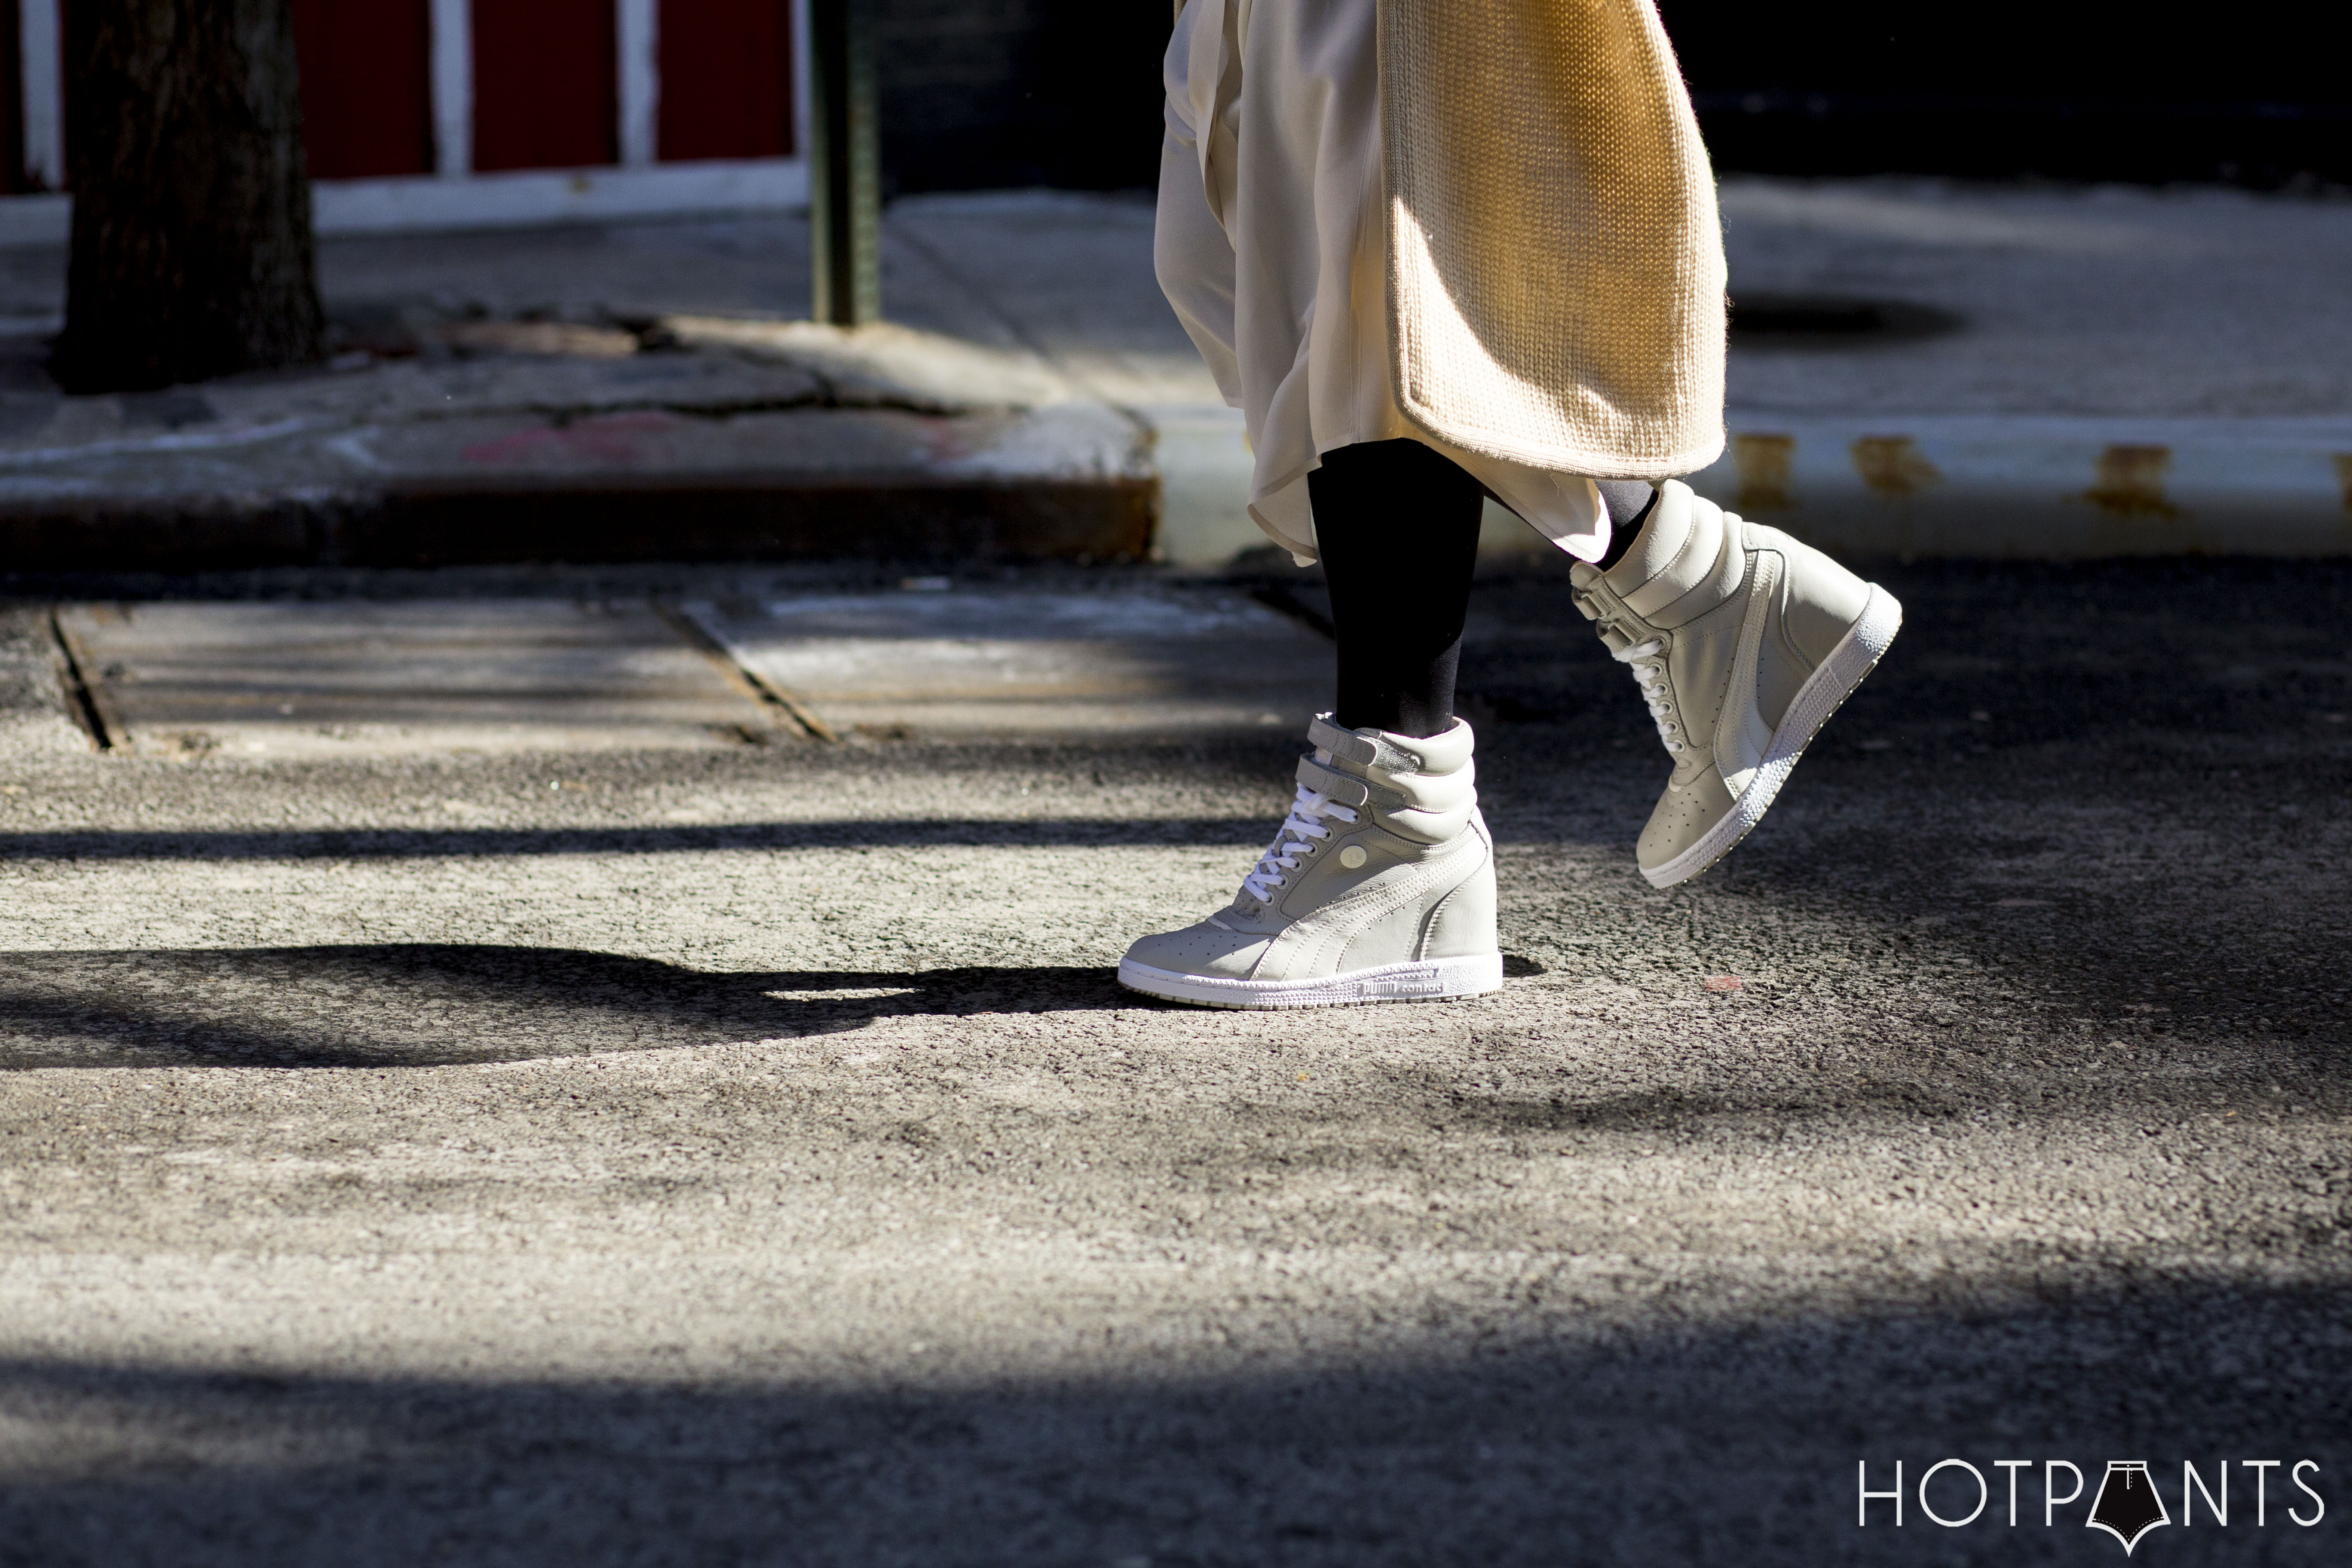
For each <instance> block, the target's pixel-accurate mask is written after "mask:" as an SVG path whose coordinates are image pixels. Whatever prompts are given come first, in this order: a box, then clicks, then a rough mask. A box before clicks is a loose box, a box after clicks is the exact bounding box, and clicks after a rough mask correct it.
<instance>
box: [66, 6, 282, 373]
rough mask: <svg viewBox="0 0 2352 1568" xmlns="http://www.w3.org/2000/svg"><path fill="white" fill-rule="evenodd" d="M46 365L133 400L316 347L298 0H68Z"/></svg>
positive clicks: (261, 365)
mask: <svg viewBox="0 0 2352 1568" xmlns="http://www.w3.org/2000/svg"><path fill="white" fill-rule="evenodd" d="M63 9H64V12H65V37H64V39H63V43H64V56H65V61H64V63H65V77H66V153H67V172H68V176H69V177H70V179H71V181H72V184H73V247H72V253H71V257H70V259H69V261H68V266H67V273H66V329H65V332H64V335H63V336H61V337H60V338H59V339H58V344H57V349H56V353H55V355H54V357H53V360H52V370H53V371H54V373H55V374H56V376H57V378H58V382H59V383H60V384H62V385H63V386H64V387H65V388H66V390H68V392H129V391H140V390H145V389H149V388H153V387H159V386H169V385H172V384H174V383H177V382H185V381H201V380H203V379H205V377H208V376H215V375H226V374H230V373H232V372H236V371H241V370H260V369H267V368H269V367H272V366H278V365H291V364H306V363H311V362H313V361H315V360H317V359H319V358H320V354H321V353H322V352H323V347H324V342H325V335H326V322H325V317H324V314H323V312H322V311H321V310H320V305H319V283H318V263H317V254H316V247H315V246H314V244H313V242H312V238H311V234H310V179H309V174H308V170H307V169H306V167H305V165H304V163H303V157H302V103H301V98H300V95H299V88H300V80H299V76H298V74H297V71H296V67H295V61H294V16H293V7H292V4H291V0H74V3H73V4H70V5H67V6H65V7H63Z"/></svg>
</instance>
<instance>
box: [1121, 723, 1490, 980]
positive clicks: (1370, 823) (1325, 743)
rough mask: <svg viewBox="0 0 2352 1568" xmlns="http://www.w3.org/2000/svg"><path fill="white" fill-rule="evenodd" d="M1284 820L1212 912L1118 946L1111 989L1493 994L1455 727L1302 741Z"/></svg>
mask: <svg viewBox="0 0 2352 1568" xmlns="http://www.w3.org/2000/svg"><path fill="white" fill-rule="evenodd" d="M1307 738H1308V739H1309V740H1310V741H1312V742H1314V745H1315V752H1314V754H1313V755H1312V756H1309V757H1302V758H1300V759H1299V763H1298V794H1297V799H1296V800H1295V801H1293V803H1292V805H1291V807H1290V816H1289V817H1288V818H1287V819H1286V820H1285V821H1284V823H1283V825H1282V831H1281V832H1279V833H1277V834H1276V835H1275V837H1274V843H1273V845H1272V846H1271V847H1268V848H1267V850H1266V852H1265V854H1264V855H1263V856H1261V857H1260V858H1259V859H1258V863H1257V868H1256V869H1255V870H1254V871H1252V872H1251V873H1250V874H1249V875H1248V876H1246V877H1244V878H1243V879H1242V886H1241V891H1240V892H1238V893H1236V894H1235V895H1234V901H1233V903H1232V904H1231V905H1229V906H1228V907H1227V908H1225V909H1223V910H1219V911H1218V912H1217V913H1215V914H1213V915H1211V916H1210V917H1209V918H1208V919H1207V920H1205V921H1201V922H1200V923H1199V924H1198V925H1192V926H1187V927H1185V928H1184V929H1183V930H1182V931H1168V932H1166V933H1164V934H1162V935H1160V936H1148V937H1145V938H1144V939H1143V940H1142V941H1141V942H1137V943H1136V944H1135V945H1134V946H1133V947H1130V948H1129V949H1128V950H1127V957H1126V958H1125V959H1123V960H1122V961H1121V962H1120V963H1119V966H1118V980H1119V984H1122V985H1125V986H1128V987H1129V988H1130V989H1131V990H1136V991H1142V992H1147V993H1149V994H1151V995H1154V996H1160V997H1164V998H1166V999H1167V1000H1169V1001H1171V1002H1193V1003H1199V1004H1201V1005H1204V1006H1210V1007H1340V1006H1348V1005H1353V1004H1356V1003H1362V1002H1435V1001H1440V1000H1443V999H1445V998H1448V997H1454V996H1475V995H1478V994H1482V993H1484V992H1488V991H1493V990H1496V989H1497V988H1499V987H1500V986H1501V985H1502V984H1503V954H1502V951H1501V950H1500V949H1499V948H1498V947H1497V946H1496V942H1495V845H1494V840H1493V839H1492V838H1491V837H1489V836H1488V834H1487V832H1486V819H1485V818H1483V817H1481V816H1479V815H1478V791H1477V787H1476V777H1477V775H1476V770H1475V768H1474V767H1473V766H1472V764H1471V761H1470V748H1471V738H1470V726H1469V725H1467V724H1465V723H1464V722H1463V721H1461V720H1459V719H1456V720H1455V721H1454V728H1452V729H1451V730H1448V731H1446V732H1445V733H1444V734H1443V735H1436V736H1433V737H1431V738H1429V739H1427V740H1423V739H1419V738H1417V737H1414V736H1409V735H1392V734H1390V733H1389V732H1388V731H1384V730H1356V731H1348V730H1342V729H1340V728H1339V726H1338V725H1336V724H1334V723H1332V722H1331V721H1330V716H1329V715H1328V714H1326V715H1324V716H1323V717H1322V718H1319V719H1318V720H1316V721H1315V722H1314V724H1313V725H1312V726H1311V727H1310V728H1309V729H1308V731H1307Z"/></svg>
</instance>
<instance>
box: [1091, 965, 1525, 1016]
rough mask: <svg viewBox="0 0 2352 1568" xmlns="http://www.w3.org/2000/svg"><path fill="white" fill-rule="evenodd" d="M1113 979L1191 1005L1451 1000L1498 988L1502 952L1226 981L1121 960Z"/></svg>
mask: <svg viewBox="0 0 2352 1568" xmlns="http://www.w3.org/2000/svg"><path fill="white" fill-rule="evenodd" d="M1118 983H1119V984H1121V985H1124V986H1126V987H1127V988H1128V989H1129V991H1140V992H1142V993H1143V994H1145V995H1147V996H1157V997H1159V998H1160V1000H1161V1001H1163V1002H1189V1003H1191V1004H1192V1005H1194V1006H1196V1007H1247V1008H1259V1009H1274V1008H1284V1007H1362V1006H1366V1005H1370V1004H1372V1003H1375V1002H1451V1001H1454V1000H1456V999H1458V998H1461V997H1465V996H1483V995H1485V994H1486V993H1487V992H1489V991H1499V990H1501V989H1502V988H1503V955H1502V954H1501V953H1499V952H1489V953H1483V954H1481V955H1479V956H1478V957H1475V958H1431V959H1423V960H1420V961H1417V962H1415V963H1388V964H1382V965H1381V967H1379V968H1377V969H1358V970H1354V971H1351V972H1350V973H1346V974H1327V975H1324V976H1322V977H1320V978H1318V979H1314V980H1226V979H1223V978H1221V977H1218V976H1214V975H1207V974H1181V973H1177V972H1176V971H1174V970H1171V969H1154V968H1153V967H1152V966H1151V965H1150V964H1148V963H1136V962H1135V961H1134V960H1133V959H1131V958H1130V959H1123V960H1121V961H1120V963H1119V966H1118Z"/></svg>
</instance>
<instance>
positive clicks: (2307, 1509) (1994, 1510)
mask: <svg viewBox="0 0 2352 1568" xmlns="http://www.w3.org/2000/svg"><path fill="white" fill-rule="evenodd" d="M2167 1463H2169V1461H2167ZM1887 1468H1888V1467H1887V1465H1886V1463H1885V1461H1884V1460H1882V1461H1880V1463H1879V1468H1878V1476H1879V1479H1887V1478H1886V1471H1887ZM1892 1468H1893V1470H1894V1475H1893V1477H1892V1478H1891V1479H1892V1480H1893V1481H1894V1484H1893V1485H1892V1486H1884V1485H1882V1486H1873V1485H1872V1484H1871V1482H1872V1480H1873V1477H1872V1474H1871V1469H1872V1465H1871V1461H1870V1460H1868V1459H1864V1460H1862V1461H1860V1462H1859V1463H1858V1464H1856V1465H1855V1467H1854V1492H1855V1496H1854V1503H1855V1511H1854V1523H1855V1524H1857V1525H1859V1526H1862V1527H1864V1528H1867V1527H1868V1526H1870V1525H1872V1524H1874V1523H1876V1524H1888V1523H1891V1524H1893V1525H1894V1526H1895V1529H1897V1530H1900V1529H1902V1528H1903V1527H1904V1524H1905V1522H1906V1521H1905V1505H1906V1503H1907V1504H1909V1505H1911V1506H1912V1508H1913V1509H1915V1510H1916V1512H1914V1513H1912V1515H1911V1518H1910V1522H1911V1523H1912V1524H1913V1525H1915V1526H1916V1525H1917V1524H1919V1523H1920V1522H1922V1521H1923V1520H1924V1521H1925V1522H1927V1523H1929V1524H1934V1525H1938V1526H1941V1527H1942V1528H1943V1529H1946V1530H1966V1529H1969V1528H1970V1527H1972V1526H1974V1527H1977V1528H1987V1527H1999V1528H2005V1529H2009V1530H2016V1529H2018V1528H2020V1527H2021V1526H2023V1527H2031V1526H2032V1525H2035V1524H2037V1523H2038V1524H2039V1525H2040V1526H2041V1527H2042V1529H2044V1530H2049V1529H2053V1528H2057V1527H2060V1526H2073V1525H2074V1524H2076V1523H2077V1521H2079V1522H2080V1523H2081V1524H2082V1525H2084V1526H2087V1527H2088V1528H2090V1529H2092V1530H2104V1531H2106V1532H2107V1533H2108V1534H2109V1535H2112V1536H2114V1537H2115V1538H2116V1544H2117V1545H2119V1546H2121V1547H2122V1548H2123V1549H2124V1555H2125V1556H2126V1557H2129V1556H2130V1555H2132V1552H2133V1550H2134V1549H2135V1548H2136V1547H2137V1546H2138V1545H2139V1543H2140V1542H2141V1541H2143V1540H2145V1539H2146V1538H2147V1532H2148V1531H2151V1530H2155V1529H2158V1528H2159V1527H2160V1526H2163V1525H2168V1524H2178V1525H2179V1526H2180V1527H2181V1529H2183V1530H2189V1529H2191V1528H2195V1529H2197V1530H2199V1531H2204V1530H2227V1529H2229V1528H2230V1527H2231V1514H2232V1513H2233V1512H2234V1513H2235V1514H2236V1515H2237V1516H2238V1517H2237V1519H2236V1523H2237V1526H2238V1527H2239V1528H2240V1529H2245V1528H2247V1527H2249V1526H2251V1527H2252V1528H2253V1529H2255V1530H2268V1529H2271V1528H2273V1525H2274V1524H2287V1523H2292V1524H2293V1525H2294V1526H2296V1527H2298V1528H2300V1529H2303V1530H2310V1529H2313V1528H2315V1526H2317V1525H2318V1523H2319V1521H2321V1520H2323V1519H2326V1517H2327V1500H2326V1497H2324V1496H2323V1495H2321V1489H2320V1476H2321V1471H2320V1465H2319V1461H2318V1460H2316V1459H2292V1460H2289V1459H2227V1458H2223V1459H2186V1460H2183V1461H2182V1462H2181V1466H2180V1485H2179V1496H2180V1511H2179V1514H2177V1515H2176V1514H2175V1513H2174V1512H2173V1511H2172V1507H2171V1505H2170V1504H2169V1503H2168V1502H2167V1501H2166V1500H2165V1492H2166V1489H2168V1487H2169V1486H2170V1484H2171V1480H2170V1476H2169V1474H2168V1473H2167V1474H2165V1475H2161V1476H2159V1475H2158V1473H2157V1469H2158V1467H2157V1466H2156V1465H2154V1464H2152V1463H2151V1462H2150V1461H2148V1460H2147V1459H2109V1460H2108V1461H2107V1468H2106V1473H2105V1475H2103V1476H2101V1477H2100V1478H2099V1489H2098V1491H2097V1493H2096V1494H2095V1496H2093V1498H2092V1499H2091V1505H2090V1515H2089V1517H2088V1518H2082V1517H2081V1516H2079V1515H2076V1514H2074V1509H2076V1508H2079V1507H2081V1506H2082V1499H2083V1495H2084V1489H2085V1484H2086V1483H2087V1481H2088V1480H2089V1479H2090V1478H2089V1476H2088V1475H2087V1474H2086V1473H2085V1472H2084V1468H2083V1467H2081V1466H2079V1465H2077V1464H2075V1463H2074V1461H2073V1460H2071V1459H2053V1458H2042V1459H1993V1460H1990V1462H1989V1465H1988V1468H1990V1469H1991V1470H1993V1471H1994V1472H1997V1473H1998V1475H1999V1478H2000V1479H1997V1480H1996V1479H1994V1478H1993V1477H1992V1476H1989V1475H1987V1474H1986V1472H1985V1470H1984V1469H1980V1468H1978V1467H1977V1466H1976V1465H1975V1464H1972V1463H1970V1462H1969V1460H1967V1459H1962V1458H1945V1459H1938V1460H1937V1462H1936V1463H1934V1464H1932V1465H1928V1466H1927V1467H1926V1468H1923V1469H1920V1470H1917V1471H1914V1472H1911V1473H1910V1474H1909V1475H1908V1476H1907V1478H1906V1472H1905V1468H1904V1462H1903V1461H1902V1460H1901V1459H1896V1460H1895V1461H1894V1463H1893V1466H1892ZM2273 1470H2283V1471H2284V1472H2285V1473H2284V1475H2283V1476H2273V1474H2272V1473H2271V1472H2273ZM2233 1475H2234V1476H2235V1477H2236V1479H2238V1481H2239V1483H2240V1484H2239V1489H2238V1500H2237V1506H2236V1508H2235V1509H2234V1510H2233V1509H2232V1508H2231V1499H2230V1491H2231V1486H2230V1482H2231V1477H2232V1476H2233ZM2062 1476H2063V1478H2064V1479H2063V1480H2062V1479H2060V1478H2061V1477H2062ZM1906 1479H1907V1480H1908V1481H1909V1483H1910V1484H1908V1485H1907V1486H1906V1484H1905V1483H1906ZM2037 1483H2038V1485H2037ZM2281 1483H2284V1485H2283V1484H2281ZM2062 1487H2063V1490H2061V1488H2062ZM2288 1487H2292V1488H2293V1489H2294V1490H2293V1492H2289V1491H2288V1490H2287V1488H2288ZM2249 1490H2251V1491H2252V1496H2251V1497H2249V1496H2247V1495H2246V1494H2247V1492H2248V1491H2249ZM2036 1491H2039V1492H2040V1493H2041V1496H2040V1497H2038V1498H2037V1497H2035V1496H2034V1495H2033V1493H2034V1492H2036ZM2297 1494H2299V1496H2300V1500H2297ZM2249 1505H2251V1507H2249ZM2282 1505H2283V1506H2282ZM2200 1513H2201V1515H2202V1517H2201V1518H2200ZM2249 1513H2251V1514H2252V1518H2251V1519H2249V1518H2247V1517H2245V1516H2246V1515H2247V1514H2249ZM2273 1513H2283V1514H2284V1518H2283V1519H2281V1520H2278V1521H2273V1519H2272V1518H2271V1515H2272V1514H2273ZM1874 1515H1875V1518H1874V1517H1873V1516H1874ZM1890 1515H1892V1516H1893V1517H1892V1518H1891V1519H1890V1518H1889V1516H1890Z"/></svg>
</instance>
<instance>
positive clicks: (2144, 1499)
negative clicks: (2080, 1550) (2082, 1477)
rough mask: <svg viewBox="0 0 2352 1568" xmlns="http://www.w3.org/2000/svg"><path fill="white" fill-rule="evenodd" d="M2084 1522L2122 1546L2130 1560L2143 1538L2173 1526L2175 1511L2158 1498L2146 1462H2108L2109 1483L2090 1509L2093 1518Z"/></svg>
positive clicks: (2103, 1482)
mask: <svg viewBox="0 0 2352 1568" xmlns="http://www.w3.org/2000/svg"><path fill="white" fill-rule="evenodd" d="M2171 1522H2172V1510H2170V1509H2168V1508H2166V1507H2165V1506H2164V1500H2163V1499H2162V1498H2160V1497H2158V1496H2157V1495H2156V1483H2155V1482H2153V1481H2151V1480H2149V1479H2147V1460H2146V1459H2109V1460H2108V1461H2107V1474H2106V1479H2105V1480H2102V1481H2101V1482H2100V1483H2099V1498H2098V1500H2097V1501H2096V1502H2094V1503H2093V1504H2092V1505H2091V1517H2090V1518H2089V1519H2087V1520H2085V1521H2084V1523H2086V1524H2088V1525H2089V1526H2090V1527H2091V1528H2092V1529H2093V1530H2104V1531H2106V1532H2107V1533H2108V1534H2109V1535H2112V1536H2114V1537H2115V1538H2116V1540H2117V1541H2120V1542H2123V1543H2124V1555H2125V1556H2126V1557H2128V1556H2130V1555H2131V1552H2132V1548H2133V1547H2135V1546H2137V1545H2138V1544H2139V1538H2140V1537H2141V1536H2143V1535H2146V1534H2147V1532H2148V1531H2151V1530H2154V1529H2155V1528H2156V1527H2157V1526H2158V1525H2159V1524H2170V1523H2171Z"/></svg>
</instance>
